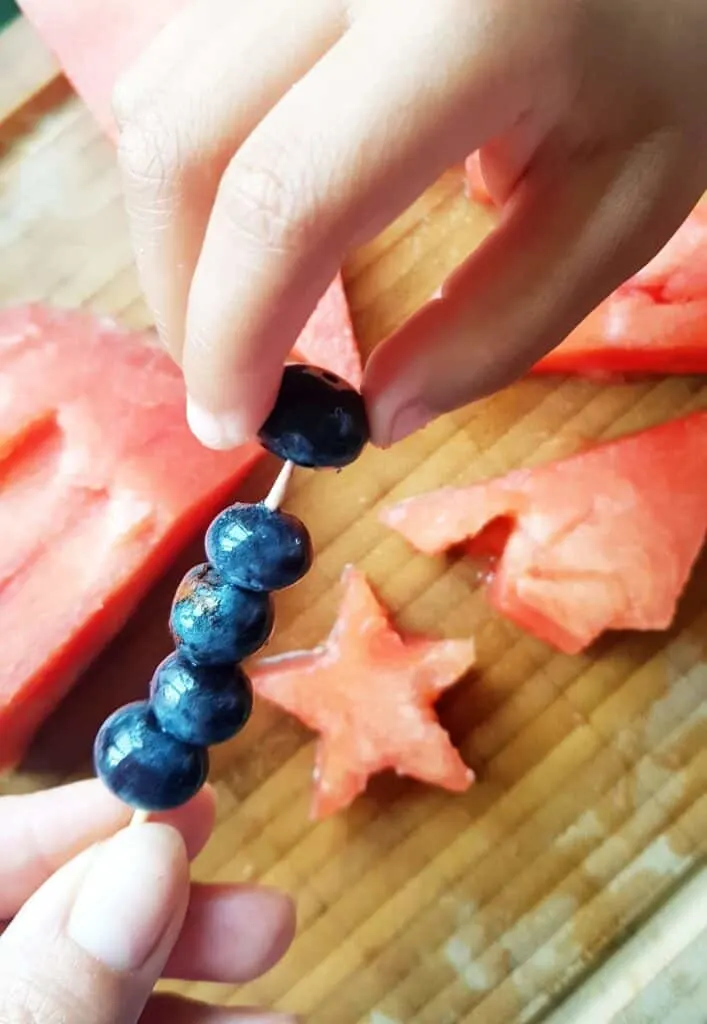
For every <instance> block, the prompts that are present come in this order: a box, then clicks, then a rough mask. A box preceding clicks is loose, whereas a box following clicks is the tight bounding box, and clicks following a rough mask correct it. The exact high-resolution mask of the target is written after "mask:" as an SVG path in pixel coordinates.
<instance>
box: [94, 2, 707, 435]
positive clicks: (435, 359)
mask: <svg viewBox="0 0 707 1024" xmlns="http://www.w3.org/2000/svg"><path fill="white" fill-rule="evenodd" d="M706 36H707V4H705V2H704V0H669V2H666V0H582V2H572V0H533V2H526V3H518V2H517V0H373V2H371V0H297V2H296V3H293V2H292V0H259V2H258V3H247V2H234V0H192V3H191V4H190V5H188V6H187V7H186V9H185V10H184V11H183V12H182V13H181V14H180V15H178V16H177V17H176V18H175V19H174V20H173V21H172V22H171V23H170V24H169V25H168V26H167V28H166V29H165V30H164V31H163V32H162V34H161V35H160V36H159V37H158V38H157V39H156V40H155V42H154V43H153V44H152V46H151V47H149V48H148V50H147V51H146V52H145V53H144V55H143V57H142V58H141V59H140V61H139V62H138V64H137V65H136V67H135V68H134V69H133V70H132V71H131V72H130V73H129V74H128V75H127V76H126V77H125V78H124V79H123V81H122V82H121V83H119V85H118V88H117V90H116V95H115V100H114V106H115V110H116V114H117V117H118V121H119V123H120V128H121V139H120V158H121V163H122V169H123V174H124V180H125V192H126V198H127V205H128V210H129V213H130V216H131V222H132V230H133V236H134V243H135V252H136V254H137V260H138V264H139V269H140V273H141V279H142V283H143V287H144V291H145V294H146V296H147V299H148V302H149V303H150V305H151V307H152V311H153V314H154V318H155V322H156V323H157V324H158V326H159V329H160V332H161V334H162V337H163V339H164V341H165V343H166V344H167V345H168V347H169V349H170V351H171V352H172V354H173V356H174V358H175V359H176V360H177V361H178V362H179V363H180V364H181V365H182V367H183V370H184V375H185V378H186V382H187V388H188V391H189V393H190V395H191V398H192V401H191V404H190V412H191V423H192V429H193V430H194V432H195V433H196V434H197V436H199V437H201V439H202V440H203V441H204V443H206V444H209V445H213V446H215V447H219V446H221V447H227V446H229V445H236V444H237V443H239V440H243V439H245V438H246V437H249V436H251V435H253V434H254V433H255V432H256V430H257V429H258V427H259V425H260V423H261V422H262V421H263V419H264V418H265V416H266V415H267V413H268V410H269V409H270V407H271V405H272V401H273V399H274V396H275V394H276V392H277V389H278V384H279V380H280V377H281V374H282V366H283V363H284V361H285V359H286V358H287V355H288V353H289V352H290V351H291V349H292V346H293V344H294V342H295V340H296V337H297V335H298V333H299V331H300V330H301V328H302V327H303V326H304V324H305V322H306V320H307V317H308V316H309V314H310V313H311V311H312V309H313V307H314V305H315V302H316V301H317V299H318V298H319V297H320V296H321V295H322V293H323V292H324V290H325V288H326V287H327V286H328V285H329V283H330V282H331V280H332V278H333V277H334V275H335V274H336V273H337V271H338V270H339V268H340V266H341V264H342V262H343V261H344V258H345V257H346V255H347V254H348V253H349V252H350V250H351V249H352V248H354V247H356V246H359V245H361V243H363V242H365V241H367V240H369V239H370V238H372V237H373V236H374V235H375V234H376V233H377V232H379V231H380V230H381V229H382V228H383V227H385V226H386V225H387V224H389V223H390V222H391V221H392V220H393V219H394V218H396V217H397V216H398V215H399V214H401V213H402V212H403V210H404V209H405V208H406V207H407V206H408V205H409V204H410V203H411V202H412V201H413V200H414V199H415V198H416V197H417V196H419V195H420V193H421V192H422V191H423V190H424V189H425V188H426V187H427V186H428V185H431V184H432V183H433V182H434V181H435V180H436V179H437V178H438V177H439V176H440V175H441V174H442V173H443V172H444V171H445V170H446V169H447V168H449V167H450V166H451V165H453V164H461V162H462V161H463V160H464V159H465V157H466V156H467V155H468V154H470V153H472V152H473V151H476V150H481V163H482V169H483V173H484V177H485V179H486V184H487V185H488V187H489V189H490V191H491V193H492V195H493V198H494V200H495V201H496V202H497V203H498V204H499V205H501V206H502V207H503V216H502V218H501V221H500V224H499V226H498V227H497V229H496V230H495V231H494V233H493V234H492V236H491V237H490V238H489V239H488V240H487V242H486V243H485V244H484V245H483V246H482V247H481V248H480V249H479V250H478V251H477V252H476V253H474V254H473V255H472V256H471V257H470V258H469V259H468V260H467V261H466V262H465V263H464V264H463V265H462V266H461V267H460V269H459V271H458V272H457V274H456V275H455V276H454V278H453V279H452V280H451V281H450V282H449V286H448V287H447V288H445V289H444V292H443V294H442V296H441V297H440V299H439V300H438V301H436V302H435V303H432V304H431V305H430V306H429V307H428V308H427V309H426V310H425V311H424V313H423V314H422V315H421V316H418V317H415V318H413V319H412V320H411V321H410V322H408V323H407V324H405V325H404V326H403V327H402V328H401V330H399V331H397V332H395V333H394V334H393V335H392V336H391V337H390V338H388V339H387V340H385V341H384V342H383V343H382V344H381V345H380V346H379V347H378V348H377V349H376V351H375V352H374V353H373V356H372V357H371V358H370V360H369V361H368V365H367V367H366V373H365V377H364V386H363V389H364V394H365V395H366V399H367V403H368V407H369V412H370V415H371V426H372V436H373V439H374V441H375V442H376V443H382V444H386V443H390V442H392V441H395V440H397V439H399V438H400V437H402V436H403V435H404V434H406V433H410V432H412V431H413V430H415V429H417V428H419V427H421V426H422V425H423V424H424V423H425V422H427V421H429V420H430V419H432V418H433V417H435V416H436V415H438V414H439V413H440V412H443V411H447V410H449V409H453V408H457V407H458V406H460V405H463V404H465V403H467V402H469V401H471V400H472V399H475V398H478V397H480V396H482V395H484V394H487V393H488V392H489V391H492V390H495V389H497V388H499V387H501V386H503V385H505V384H507V383H508V382H510V381H511V380H513V379H515V378H516V377H517V376H519V375H521V374H522V373H523V372H525V370H526V369H527V368H528V367H529V366H530V365H531V364H532V363H533V362H535V361H536V360H537V359H538V358H539V357H540V356H541V355H543V354H544V353H546V352H548V351H549V350H550V349H551V348H553V347H554V346H556V345H557V344H558V343H559V342H560V341H561V340H562V339H563V338H564V337H565V336H566V335H567V334H568V333H569V331H570V330H571V329H572V328H573V327H574V326H575V325H576V324H577V323H578V322H579V321H580V320H581V319H582V318H583V317H584V316H585V315H586V314H587V313H588V312H589V311H590V309H591V308H592V307H593V306H595V305H596V304H597V303H598V302H599V301H600V300H601V299H602V298H604V297H605V296H606V295H607V294H608V293H609V292H610V291H611V290H613V289H614V288H615V287H616V286H617V285H618V284H619V283H620V282H622V281H623V280H625V279H626V278H627V277H628V276H629V275H630V274H632V273H634V272H635V271H636V270H638V268H639V267H640V266H641V265H642V264H644V263H646V262H647V261H648V259H649V258H650V257H651V256H652V255H653V254H654V253H655V252H656V251H657V249H658V248H659V247H660V246H661V245H662V244H663V243H664V242H665V241H667V239H668V237H669V235H670V234H671V233H672V232H673V231H675V230H676V228H677V227H678V225H679V224H680V222H681V220H683V219H684V218H685V217H686V216H687V214H688V212H689V211H690V209H691V207H692V206H693V205H694V204H695V203H696V201H697V199H698V197H699V195H700V193H701V191H703V190H704V188H705V187H706V186H707V131H706V130H705V116H704V97H705V95H706V94H707V61H706V60H705V56H704V41H705V38H706ZM175 69H178V72H177V73H175ZM166 83H169V88H165V84H166Z"/></svg>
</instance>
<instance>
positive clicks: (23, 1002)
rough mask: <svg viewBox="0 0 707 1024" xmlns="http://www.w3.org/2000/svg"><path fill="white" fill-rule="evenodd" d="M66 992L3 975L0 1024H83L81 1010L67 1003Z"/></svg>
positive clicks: (15, 976) (84, 1019)
mask: <svg viewBox="0 0 707 1024" xmlns="http://www.w3.org/2000/svg"><path fill="white" fill-rule="evenodd" d="M66 996H67V993H66V992H57V991H52V990H51V989H49V988H44V987H42V986H38V985H36V984H35V983H34V981H33V980H30V979H29V978H24V977H22V976H20V975H17V974H13V975H0V1021H2V1024H66V1021H68V1020H70V1021H71V1022H72V1024H74V1022H76V1024H84V1022H85V1021H86V1018H85V1014H83V1013H82V1012H81V1009H80V1007H77V1006H76V1005H74V1004H73V1000H72V999H70V998H69V999H68V1001H67V998H66Z"/></svg>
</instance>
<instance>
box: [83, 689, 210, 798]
mask: <svg viewBox="0 0 707 1024" xmlns="http://www.w3.org/2000/svg"><path fill="white" fill-rule="evenodd" d="M93 761H94V764H95V768H96V774H97V775H98V777H99V778H100V779H102V780H103V782H104V784H105V785H106V786H107V787H108V789H109V790H110V791H111V793H114V794H115V795H116V796H117V797H118V798H119V799H120V800H122V801H123V803H126V804H128V806H130V807H135V808H138V809H140V810H144V811H166V810H169V809H170V808H171V807H180V806H181V805H182V804H185V803H186V802H187V800H190V799H191V798H192V797H193V796H194V795H195V794H196V793H198V792H199V790H200V789H201V787H202V786H203V785H204V782H205V781H206V776H207V775H208V771H209V755H208V752H207V751H206V750H204V749H203V748H201V747H194V746H191V745H190V744H188V743H182V741H181V740H178V739H176V738H175V737H174V736H169V735H168V734H167V733H165V732H162V731H161V729H160V727H159V725H158V724H157V720H156V719H155V717H154V715H153V714H152V711H151V709H150V705H149V704H148V702H147V701H137V702H136V703H135V704H127V705H126V706H125V707H123V708H120V709H119V710H118V711H116V712H115V713H114V714H112V715H111V716H110V718H108V719H106V721H105V722H104V723H103V725H102V726H101V728H100V730H99V732H98V735H97V736H96V742H95V744H94V747H93Z"/></svg>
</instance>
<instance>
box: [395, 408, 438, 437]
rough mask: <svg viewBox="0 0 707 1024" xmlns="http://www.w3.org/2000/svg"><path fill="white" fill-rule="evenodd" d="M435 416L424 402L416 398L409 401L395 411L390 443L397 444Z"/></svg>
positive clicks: (424, 425)
mask: <svg viewBox="0 0 707 1024" xmlns="http://www.w3.org/2000/svg"><path fill="white" fill-rule="evenodd" d="M434 418H435V414H434V413H433V412H432V410H431V409H429V408H428V407H427V406H426V405H425V403H424V402H421V401H420V400H419V399H417V398H415V399H413V400H412V401H411V402H408V403H407V404H406V405H404V406H403V407H402V408H401V409H398V411H397V412H396V413H395V415H394V416H393V419H392V423H391V427H390V437H389V439H388V443H389V444H396V443H397V442H398V441H402V440H403V438H405V437H409V436H410V434H414V433H415V432H416V431H418V430H422V428H423V427H426V426H427V425H428V423H430V422H431V421H432V420H433V419H434Z"/></svg>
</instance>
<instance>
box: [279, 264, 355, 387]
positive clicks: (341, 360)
mask: <svg viewBox="0 0 707 1024" xmlns="http://www.w3.org/2000/svg"><path fill="white" fill-rule="evenodd" d="M292 358H293V359H295V360H297V361H302V362H305V363H311V364H312V366H320V367H321V368H322V369H324V370H333V372H334V373H337V374H338V375H339V376H340V377H343V378H344V380H346V381H348V382H349V384H350V385H351V386H352V387H354V388H356V389H357V390H358V391H360V390H361V382H362V380H363V366H362V363H361V353H360V351H359V348H358V344H357V342H356V336H355V335H354V331H353V325H352V323H351V315H350V313H349V307H348V303H347V301H346V292H345V291H344V282H343V281H342V279H341V274H338V275H337V276H336V278H335V279H334V280H333V281H332V283H331V285H330V286H329V288H328V289H327V290H326V292H325V293H324V295H323V296H322V298H321V299H320V300H319V303H318V304H317V307H316V309H315V310H314V312H313V313H312V315H311V316H310V318H309V320H308V321H307V323H306V324H305V326H304V328H303V330H302V333H301V334H300V336H299V338H298V339H297V343H296V345H295V347H294V349H293V351H292Z"/></svg>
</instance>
